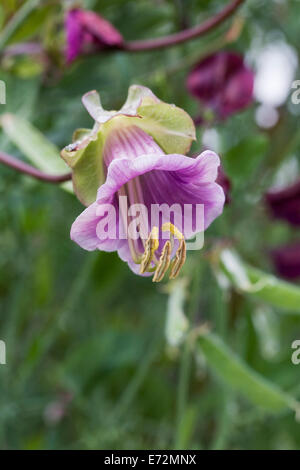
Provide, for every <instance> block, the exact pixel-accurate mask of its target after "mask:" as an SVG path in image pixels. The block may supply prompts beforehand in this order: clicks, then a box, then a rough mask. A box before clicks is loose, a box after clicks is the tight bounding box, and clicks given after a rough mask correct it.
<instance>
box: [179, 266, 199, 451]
mask: <svg viewBox="0 0 300 470" xmlns="http://www.w3.org/2000/svg"><path fill="white" fill-rule="evenodd" d="M199 258H200V257H199ZM199 258H195V262H196V263H197V264H198V265H197V264H196V266H195V268H194V272H195V275H194V276H193V279H192V283H191V294H190V302H189V309H188V310H189V321H190V324H191V325H192V322H193V320H194V318H195V315H196V313H197V309H198V305H199V300H200V296H201V289H200V285H201V283H200V279H201V274H202V264H201V259H199ZM191 353H192V345H191V344H190V336H189V335H187V337H186V340H185V342H184V344H183V348H182V353H181V360H180V365H179V380H178V389H177V405H176V415H177V416H176V433H175V448H176V449H182V447H183V436H184V429H183V428H184V417H185V414H186V408H187V404H188V396H189V383H190V376H191V368H192V354H191Z"/></svg>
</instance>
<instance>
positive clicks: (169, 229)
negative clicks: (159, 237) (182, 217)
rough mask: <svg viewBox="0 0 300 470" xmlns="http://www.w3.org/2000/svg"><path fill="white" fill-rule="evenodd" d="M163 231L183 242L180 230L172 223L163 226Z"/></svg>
mask: <svg viewBox="0 0 300 470" xmlns="http://www.w3.org/2000/svg"><path fill="white" fill-rule="evenodd" d="M161 229H162V231H163V232H170V233H171V234H172V235H174V237H176V238H178V240H183V238H184V237H183V235H182V233H181V232H180V231H179V230H178V228H177V227H175V225H173V224H171V223H170V222H166V223H165V224H163V226H162V228H161Z"/></svg>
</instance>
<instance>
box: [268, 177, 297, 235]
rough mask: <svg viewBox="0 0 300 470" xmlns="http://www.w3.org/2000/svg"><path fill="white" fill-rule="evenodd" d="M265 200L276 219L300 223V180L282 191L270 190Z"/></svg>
mask: <svg viewBox="0 0 300 470" xmlns="http://www.w3.org/2000/svg"><path fill="white" fill-rule="evenodd" d="M265 201H266V204H267V206H268V208H269V210H270V213H271V214H272V216H273V217H274V219H282V220H286V221H287V222H289V223H290V224H291V225H295V226H299V225H300V180H298V181H297V182H296V183H294V184H293V185H291V186H289V187H287V188H284V189H282V190H280V191H270V192H268V193H267V194H266V195H265Z"/></svg>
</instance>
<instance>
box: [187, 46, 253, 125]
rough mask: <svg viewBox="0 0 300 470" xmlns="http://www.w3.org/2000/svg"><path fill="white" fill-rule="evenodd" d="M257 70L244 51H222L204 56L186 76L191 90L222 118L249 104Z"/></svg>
mask: <svg viewBox="0 0 300 470" xmlns="http://www.w3.org/2000/svg"><path fill="white" fill-rule="evenodd" d="M253 85H254V73H253V71H252V70H250V69H249V68H248V67H247V66H246V65H245V63H244V59H243V57H242V56H241V55H239V54H236V53H234V52H226V51H221V52H217V53H216V54H213V55H210V56H207V57H205V58H204V59H203V60H202V61H201V62H199V63H198V64H197V65H196V66H195V67H194V69H193V70H192V71H191V72H190V74H189V76H188V78H187V88H188V90H189V92H190V93H191V94H192V95H193V96H195V98H197V99H199V100H200V101H202V102H203V103H204V105H205V106H207V107H208V108H210V109H212V110H213V111H214V112H215V113H216V115H217V116H218V117H219V118H220V119H225V118H227V117H228V116H230V115H231V114H234V113H236V112H237V111H240V110H242V109H244V108H246V107H247V106H248V105H249V104H250V103H251V102H252V97H253Z"/></svg>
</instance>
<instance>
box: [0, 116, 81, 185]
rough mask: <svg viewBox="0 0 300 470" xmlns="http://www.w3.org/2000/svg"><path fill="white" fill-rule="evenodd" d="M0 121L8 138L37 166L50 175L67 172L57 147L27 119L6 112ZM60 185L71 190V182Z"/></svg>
mask: <svg viewBox="0 0 300 470" xmlns="http://www.w3.org/2000/svg"><path fill="white" fill-rule="evenodd" d="M0 122H1V125H2V128H3V130H4V132H5V133H6V134H7V136H8V137H9V139H10V140H11V141H12V142H13V143H14V144H15V145H16V146H17V147H18V148H19V150H20V151H21V152H22V153H23V154H24V155H25V156H26V157H27V159H28V160H29V161H30V162H31V163H33V164H34V165H35V166H36V167H37V168H39V169H40V170H42V171H45V172H47V173H50V174H52V175H59V174H63V173H68V171H69V169H68V167H67V165H66V164H65V162H64V161H63V160H62V158H61V157H60V154H59V149H58V148H57V147H56V146H55V145H54V144H53V143H51V142H50V141H49V140H47V139H46V137H44V135H43V134H42V133H41V132H40V131H39V130H38V129H36V128H35V127H34V126H33V125H32V124H30V123H29V122H28V121H27V120H25V119H23V118H21V117H19V116H16V115H14V114H10V113H6V114H3V115H2V116H1V121H0ZM62 186H63V188H64V189H66V190H67V191H72V185H71V183H69V182H68V183H64V184H63V185H62Z"/></svg>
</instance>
